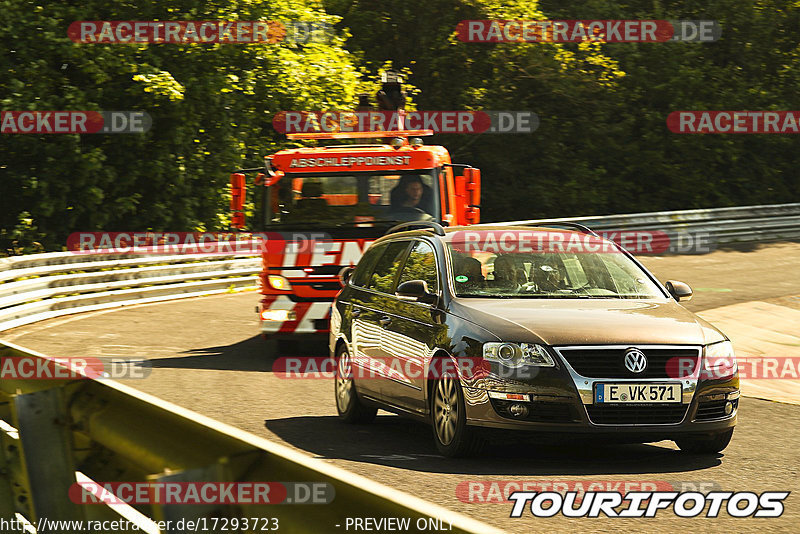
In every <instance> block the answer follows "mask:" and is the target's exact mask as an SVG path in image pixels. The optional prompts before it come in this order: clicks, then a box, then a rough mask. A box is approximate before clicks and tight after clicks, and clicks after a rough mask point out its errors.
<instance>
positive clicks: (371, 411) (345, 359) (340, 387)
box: [334, 347, 378, 423]
mask: <svg viewBox="0 0 800 534" xmlns="http://www.w3.org/2000/svg"><path fill="white" fill-rule="evenodd" d="M334 394H335V395H336V411H337V412H338V413H339V419H340V420H342V421H344V422H345V423H370V422H372V420H373V419H375V415H376V414H377V413H378V409H377V408H373V407H371V406H366V405H364V404H363V403H362V402H361V399H359V398H358V393H357V392H356V385H355V382H354V381H353V364H352V362H351V361H350V354H349V353H348V352H347V348H345V347H342V348H340V349H339V352H338V354H337V356H336V378H335V380H334Z"/></svg>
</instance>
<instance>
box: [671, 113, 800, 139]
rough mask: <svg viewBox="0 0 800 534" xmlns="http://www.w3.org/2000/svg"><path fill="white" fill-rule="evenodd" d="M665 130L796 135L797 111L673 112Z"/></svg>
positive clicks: (799, 118)
mask: <svg viewBox="0 0 800 534" xmlns="http://www.w3.org/2000/svg"><path fill="white" fill-rule="evenodd" d="M667 128H669V130H670V131H671V132H672V133H677V134H796V133H800V111H673V112H672V113H670V114H669V115H668V116H667Z"/></svg>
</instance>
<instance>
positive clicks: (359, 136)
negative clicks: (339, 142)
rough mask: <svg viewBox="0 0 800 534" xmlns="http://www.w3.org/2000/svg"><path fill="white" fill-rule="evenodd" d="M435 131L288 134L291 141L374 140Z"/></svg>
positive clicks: (420, 134) (422, 134)
mask: <svg viewBox="0 0 800 534" xmlns="http://www.w3.org/2000/svg"><path fill="white" fill-rule="evenodd" d="M428 135H433V130H379V131H374V132H308V133H287V134H286V137H288V138H289V139H300V140H301V139H374V138H377V137H402V138H405V137H424V136H428Z"/></svg>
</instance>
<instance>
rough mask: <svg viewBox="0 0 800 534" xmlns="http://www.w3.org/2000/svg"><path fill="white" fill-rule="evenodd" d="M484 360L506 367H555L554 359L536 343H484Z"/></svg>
mask: <svg viewBox="0 0 800 534" xmlns="http://www.w3.org/2000/svg"><path fill="white" fill-rule="evenodd" d="M483 359H484V360H489V361H492V362H497V363H501V364H503V365H505V366H506V367H511V368H517V367H524V366H528V365H529V366H536V367H555V362H554V361H553V358H552V357H551V356H550V355H549V354H548V353H547V350H545V348H544V347H543V346H541V345H536V344H534V343H502V342H501V343H484V344H483Z"/></svg>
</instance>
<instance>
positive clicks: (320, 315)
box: [256, 295, 331, 337]
mask: <svg viewBox="0 0 800 534" xmlns="http://www.w3.org/2000/svg"><path fill="white" fill-rule="evenodd" d="M330 309H331V302H293V301H292V300H291V299H289V297H287V296H285V295H267V296H264V298H263V299H262V300H261V303H260V304H259V305H258V307H257V308H256V311H257V312H258V314H259V329H260V330H261V333H262V334H264V335H266V336H268V337H281V336H294V335H303V334H323V335H324V334H327V333H328V323H329V319H330ZM264 310H286V311H288V312H289V313H290V318H291V320H285V321H284V320H264V318H263V317H262V315H261V312H263V311H264Z"/></svg>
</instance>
